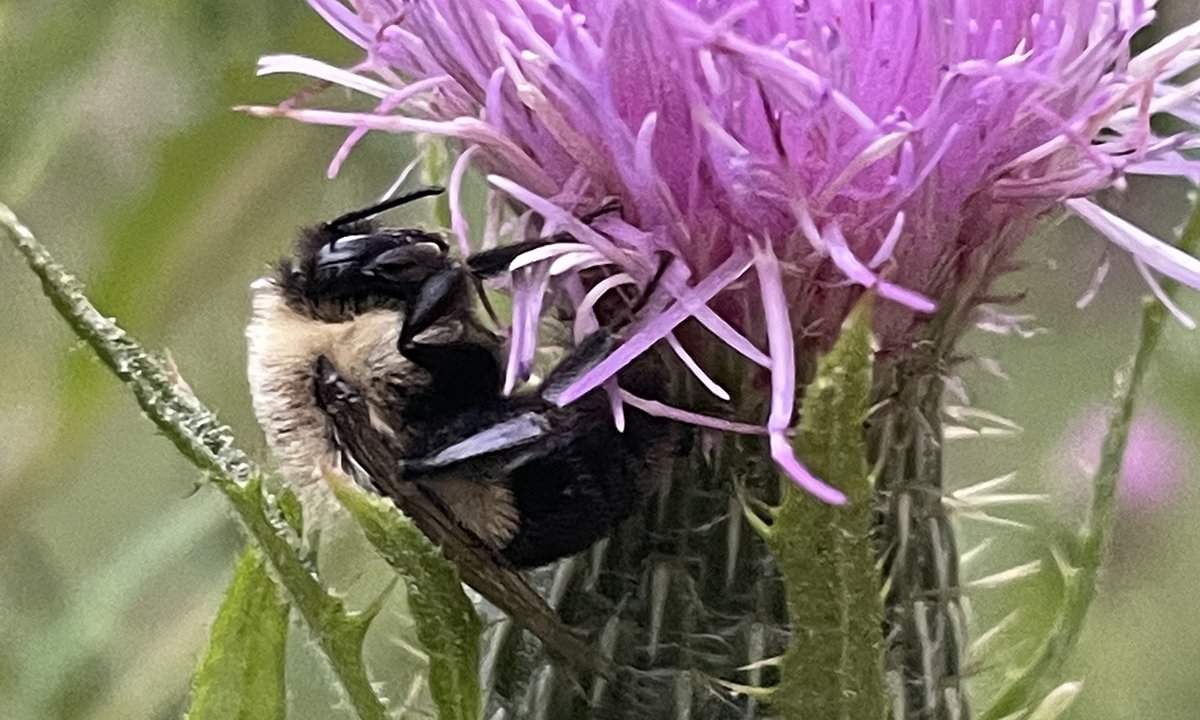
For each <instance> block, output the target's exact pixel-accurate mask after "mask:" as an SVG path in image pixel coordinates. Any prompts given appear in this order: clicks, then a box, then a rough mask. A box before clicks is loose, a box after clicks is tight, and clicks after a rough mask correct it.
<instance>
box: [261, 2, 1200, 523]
mask: <svg viewBox="0 0 1200 720" xmlns="http://www.w3.org/2000/svg"><path fill="white" fill-rule="evenodd" d="M309 2H310V4H311V5H312V6H313V7H314V8H315V9H316V10H317V12H319V13H320V14H321V15H322V16H323V17H324V18H325V19H326V20H327V21H328V22H329V23H330V24H331V25H332V26H333V27H334V28H336V29H337V30H338V31H339V32H341V33H342V34H343V35H345V36H346V37H347V38H348V39H349V40H351V41H352V42H354V43H355V44H357V45H358V46H360V47H361V48H362V49H363V50H364V52H365V55H366V57H365V59H364V61H363V62H362V63H361V64H359V65H357V66H356V67H354V68H352V69H350V70H342V69H338V68H334V67H330V66H328V65H324V64H322V63H319V62H317V61H314V60H310V59H306V58H300V57H295V56H272V57H266V58H264V59H263V60H262V64H261V72H262V73H277V72H293V73H301V74H305V75H309V76H313V77H317V78H321V79H324V80H328V81H332V82H334V83H337V84H341V85H344V86H346V87H349V88H352V89H354V90H357V91H359V92H361V93H363V94H365V95H367V96H370V97H372V98H374V101H375V102H376V103H377V105H376V107H374V109H367V110H365V111H363V112H340V111H328V110H317V109H301V108H294V107H290V106H280V107H278V108H257V109H252V110H254V111H255V112H258V113H260V114H276V115H278V114H282V115H287V116H291V117H295V118H299V119H301V120H305V121H308V122H315V123H322V124H328V125H340V126H344V127H349V128H353V131H352V133H351V135H350V137H349V139H348V140H347V143H346V145H345V146H344V147H343V150H342V151H341V152H339V153H338V155H337V157H336V158H335V159H334V165H333V166H332V167H331V172H336V169H337V166H338V165H340V163H341V162H342V160H343V159H344V158H345V157H346V154H347V153H348V152H349V151H350V148H351V146H352V145H353V144H354V143H355V142H356V141H357V140H358V138H360V137H361V136H362V135H363V134H364V133H365V132H367V131H368V130H372V129H376V130H386V131H392V132H422V133H432V134H435V135H440V136H444V137H447V138H452V139H454V140H456V141H458V143H460V144H461V146H462V147H463V148H470V150H469V151H468V152H464V153H463V154H462V155H461V156H460V159H459V165H458V166H457V167H456V168H455V169H454V173H453V177H455V178H459V179H461V176H462V172H463V170H464V169H465V168H466V166H467V165H468V164H470V165H471V166H473V167H474V168H476V169H478V170H481V171H483V172H484V173H486V174H488V177H489V181H490V183H491V185H492V186H493V187H494V188H495V189H496V190H498V191H500V192H502V193H504V194H505V195H507V196H508V198H509V199H510V200H512V201H515V203H517V204H519V205H521V206H524V207H525V208H527V209H528V210H529V211H531V212H532V213H533V214H534V215H536V216H539V217H540V219H541V222H542V230H543V231H544V232H546V233H549V232H551V231H566V232H568V233H570V234H571V235H572V236H573V237H574V239H575V241H574V242H571V243H563V244H562V245H561V246H552V247H550V248H546V249H544V250H543V251H542V252H541V254H540V255H538V256H536V257H533V258H523V263H522V267H521V268H519V269H516V270H515V271H514V300H515V302H514V311H513V318H514V320H513V328H512V332H511V343H510V345H511V354H510V361H509V369H508V372H509V375H508V383H509V386H510V388H511V387H512V386H514V385H515V384H516V383H518V382H519V381H521V380H523V379H524V378H525V377H527V375H528V374H529V372H530V370H531V368H532V365H533V353H534V350H535V345H536V337H537V335H536V329H537V324H538V318H539V316H540V311H541V307H542V305H543V302H544V299H543V296H544V295H545V294H546V292H547V291H548V290H549V289H551V288H553V289H554V290H551V292H552V293H559V294H558V297H564V296H565V297H567V298H569V299H570V300H571V301H572V303H573V304H574V305H576V306H581V305H584V304H585V303H586V307H590V306H591V304H594V302H595V301H596V299H597V293H603V292H606V291H609V290H611V288H612V287H615V286H617V285H619V284H622V283H627V282H631V283H636V284H638V285H645V284H646V283H647V282H648V281H649V279H650V277H651V276H652V275H653V274H654V272H655V269H656V265H657V261H656V257H658V255H659V254H660V253H663V252H665V253H667V254H669V256H670V257H671V258H673V262H671V264H670V265H669V266H668V270H667V272H666V274H665V276H664V278H663V282H662V285H661V287H662V292H660V293H659V294H658V296H656V297H655V298H654V299H653V300H652V302H650V303H649V304H648V305H647V306H646V308H645V310H644V311H643V313H642V314H641V315H640V316H639V318H638V319H637V320H636V321H635V323H634V325H633V326H632V327H630V328H629V329H628V330H627V331H626V333H625V335H626V339H625V341H624V343H623V344H622V345H621V346H620V347H619V348H618V349H617V350H616V351H615V352H614V353H613V354H612V355H610V356H609V357H608V358H606V359H605V360H604V361H603V362H601V363H600V364H599V365H598V366H596V367H595V368H594V369H592V370H591V371H590V372H588V373H587V374H586V375H584V376H583V377H581V378H580V379H579V381H578V382H576V383H575V384H574V385H573V386H572V387H570V388H568V389H567V390H566V392H565V393H564V394H563V395H562V396H561V397H560V401H562V402H569V401H571V400H572V399H575V398H578V397H579V396H580V395H582V394H584V393H585V392H588V391H590V390H592V389H594V388H597V387H605V388H606V389H607V390H608V391H609V393H610V396H611V397H612V398H613V399H614V401H613V402H614V410H615V413H616V415H617V417H618V418H619V417H620V403H621V402H622V401H623V400H624V401H631V402H632V401H637V400H638V399H637V398H632V396H629V395H628V393H625V392H624V391H622V390H620V389H618V388H616V387H615V381H614V380H613V378H614V375H615V373H616V372H617V371H618V370H620V369H621V368H622V367H623V366H624V365H625V364H627V363H628V362H629V361H631V360H632V359H633V358H634V357H636V356H637V355H638V354H640V353H642V352H644V351H645V350H646V349H648V348H649V347H650V346H651V345H653V344H655V343H657V342H659V341H661V340H666V341H667V343H668V344H669V345H670V347H671V348H672V349H673V350H675V352H676V353H677V354H678V355H679V356H680V357H681V359H682V360H683V361H684V364H685V365H686V366H687V367H688V368H689V369H690V370H691V371H692V372H693V373H694V374H696V376H697V377H698V378H699V379H700V381H701V382H702V383H703V384H704V385H705V386H706V387H708V388H709V389H710V390H712V391H713V392H714V393H716V394H717V395H718V396H723V397H728V394H727V393H725V391H724V390H723V389H721V388H720V387H719V386H718V385H717V384H716V382H715V381H713V380H712V378H710V377H708V375H707V374H705V372H704V370H703V369H702V365H703V360H704V358H705V353H704V351H703V348H702V347H696V345H697V343H695V342H694V341H693V342H692V343H691V344H690V345H688V346H686V347H685V345H684V344H683V343H681V342H680V339H679V338H678V337H677V336H676V334H675V330H676V328H677V327H678V326H679V325H680V324H681V323H683V322H684V321H685V320H688V319H694V320H695V321H697V322H698V323H699V324H700V326H702V327H704V328H706V329H707V331H708V332H710V333H711V334H712V335H713V336H714V337H716V338H719V339H720V340H721V341H723V342H724V343H725V344H726V345H728V346H730V347H731V348H733V349H734V350H735V351H737V352H738V353H740V354H741V355H742V356H744V358H745V359H746V361H747V362H749V363H751V364H754V365H758V366H762V367H763V368H766V369H767V370H769V371H770V374H771V383H770V388H771V391H770V410H769V413H767V415H768V419H767V422H766V427H765V431H766V433H767V434H768V435H769V436H770V447H771V453H772V456H773V457H774V458H775V459H776V461H777V462H778V463H779V464H780V465H781V467H783V468H784V469H786V470H787V471H788V472H789V473H791V474H792V476H793V477H795V478H796V480H797V481H798V482H800V483H801V484H802V485H803V486H805V487H806V488H808V489H809V490H811V491H812V492H813V493H814V494H816V495H818V496H819V497H822V498H824V499H826V500H828V501H830V502H839V501H840V500H841V499H842V496H841V494H840V493H838V492H837V491H836V490H834V489H832V488H829V487H828V486H826V485H824V484H822V483H821V482H820V481H818V480H816V479H815V478H812V477H811V476H810V475H809V474H808V473H807V472H806V471H805V470H804V468H803V467H802V466H801V465H800V463H799V462H797V461H796V458H795V457H794V456H793V454H792V449H791V443H790V441H789V440H788V439H787V438H786V432H787V429H788V427H789V425H790V424H791V422H792V412H793V406H794V402H795V397H796V393H797V388H796V371H795V361H794V358H795V356H796V355H797V353H798V352H800V351H802V350H803V351H808V352H811V351H813V350H816V349H821V348H824V347H827V346H828V344H829V343H830V342H831V341H832V339H833V337H835V336H836V333H837V331H838V327H839V326H840V324H841V321H842V319H843V318H844V317H845V316H846V313H847V312H848V310H849V308H850V307H851V306H852V305H853V303H854V302H855V301H856V299H857V298H858V296H860V295H861V294H862V292H863V288H873V289H874V290H875V292H876V293H877V294H878V295H879V296H881V297H882V298H885V299H887V300H890V301H891V302H886V303H881V304H880V306H879V308H878V310H877V312H876V319H875V320H876V329H877V331H878V334H879V340H880V343H881V347H882V349H883V351H884V352H890V353H903V351H904V349H905V348H907V347H910V346H911V345H912V344H913V343H914V342H917V341H919V340H921V339H922V338H924V337H925V335H927V332H926V333H925V334H922V330H927V323H928V320H929V318H930V317H931V314H932V313H937V314H938V316H939V317H941V318H943V320H942V322H943V327H944V328H948V330H949V332H951V333H960V332H962V331H963V330H964V329H965V327H966V325H967V324H969V317H970V315H971V313H970V311H971V310H973V309H974V308H976V307H977V306H978V305H979V304H980V303H983V302H986V301H987V300H988V299H989V298H988V296H987V290H988V285H989V283H990V281H991V280H992V279H993V278H995V277H996V276H997V275H999V274H1000V273H1002V272H1004V271H1005V270H1007V269H1010V268H1011V267H1012V263H1011V256H1012V254H1013V252H1014V251H1015V249H1016V248H1017V247H1018V246H1019V244H1020V243H1021V242H1022V241H1023V240H1024V239H1025V238H1027V237H1028V236H1029V235H1030V232H1031V230H1032V228H1033V226H1034V225H1035V223H1036V222H1037V221H1038V220H1039V219H1041V218H1042V217H1043V216H1045V215H1046V214H1047V213H1050V212H1052V211H1055V210H1056V209H1059V208H1061V207H1064V206H1065V208H1067V209H1068V210H1069V211H1071V212H1073V213H1074V214H1076V215H1078V216H1079V217H1081V218H1083V219H1084V220H1085V221H1086V222H1087V223H1089V224H1090V225H1092V226H1093V227H1095V228H1096V229H1097V230H1099V231H1100V232H1101V233H1102V234H1104V235H1105V236H1106V237H1107V238H1108V239H1109V240H1111V241H1112V242H1114V243H1116V244H1117V245H1119V246H1120V247H1122V248H1123V249H1125V250H1127V251H1128V252H1129V253H1130V254H1131V255H1132V256H1133V257H1134V259H1135V261H1136V262H1137V263H1138V266H1139V268H1140V269H1141V270H1143V274H1144V275H1145V277H1146V278H1147V279H1148V280H1149V281H1150V283H1151V285H1152V287H1155V288H1156V289H1157V281H1156V280H1155V273H1157V274H1161V275H1165V276H1167V277H1170V278H1173V279H1175V280H1179V281H1182V282H1184V283H1186V284H1188V285H1191V286H1192V287H1200V262H1197V261H1196V260H1195V259H1193V258H1191V257H1189V256H1187V255H1185V254H1183V253H1181V252H1179V251H1178V250H1176V249H1175V248H1173V247H1171V246H1169V245H1167V244H1165V243H1163V242H1162V241H1160V240H1158V239H1156V238H1154V237H1151V236H1150V235H1148V234H1147V233H1145V232H1143V231H1141V230H1140V229H1138V228H1136V227H1134V226H1132V225H1130V224H1129V223H1127V222H1126V221H1124V220H1122V219H1120V218H1118V217H1116V216H1115V215H1113V214H1112V213H1110V212H1108V211H1107V210H1105V209H1103V208H1102V207H1101V206H1100V205H1098V204H1096V203H1095V202H1093V201H1092V200H1091V199H1089V197H1090V196H1092V195H1093V194H1095V193H1096V192H1097V191H1100V190H1103V189H1105V188H1111V187H1118V188H1119V187H1120V186H1121V185H1122V184H1123V181H1124V176H1125V175H1127V174H1131V173H1133V174H1154V175H1177V176H1181V177H1186V178H1188V179H1190V180H1192V181H1193V182H1194V181H1196V180H1198V179H1200V164H1198V163H1197V161H1196V160H1194V159H1193V158H1192V157H1190V156H1189V154H1188V151H1189V150H1191V149H1192V148H1193V147H1196V145H1197V135H1195V134H1193V133H1191V132H1185V133H1180V134H1175V135H1170V136H1166V137H1160V136H1156V135H1155V134H1154V133H1153V132H1152V131H1151V129H1150V123H1149V120H1150V116H1151V115H1152V114H1154V113H1170V114H1173V115H1175V116H1177V117H1178V118H1181V119H1182V120H1183V121H1185V123H1188V124H1191V125H1195V124H1200V99H1197V97H1196V95H1197V92H1198V90H1200V83H1198V82H1195V81H1193V82H1191V83H1189V84H1184V85H1175V84H1172V82H1173V81H1174V80H1175V79H1176V78H1178V77H1179V76H1181V75H1182V74H1183V73H1184V72H1185V71H1187V70H1188V69H1190V68H1191V67H1193V66H1194V65H1195V64H1196V63H1197V61H1198V60H1200V50H1197V46H1198V45H1200V23H1196V24H1193V25H1189V26H1187V27H1185V28H1183V29H1181V30H1179V31H1177V32H1175V33H1174V34H1172V35H1170V36H1168V37H1166V38H1164V39H1162V40H1160V41H1159V42H1158V43H1157V44H1155V45H1154V46H1153V47H1151V48H1149V49H1147V50H1145V51H1143V52H1141V53H1140V54H1138V55H1136V56H1132V55H1131V50H1130V48H1129V42H1130V39H1131V37H1132V36H1133V34H1134V33H1135V32H1137V31H1138V30H1139V29H1141V28H1143V27H1145V26H1146V25H1147V24H1149V23H1150V22H1151V20H1152V19H1153V17H1154V13H1153V9H1152V4H1153V3H1151V2H1138V1H1132V0H1004V1H1002V2H997V1H996V0H946V1H945V2H928V1H927V0H892V1H889V0H871V1H868V0H842V1H840V2H839V1H837V0H801V1H797V0H761V1H758V2H752V1H743V2H733V1H725V0H708V1H706V2H695V1H692V0H576V1H575V2H570V3H568V2H563V1H562V0H409V1H404V0H355V2H354V3H353V6H352V7H349V6H346V5H344V4H342V3H341V2H339V1H338V0H309ZM452 184H455V186H456V187H457V184H456V183H455V182H454V181H453V180H452ZM614 199H615V200H616V201H617V202H618V203H619V212H616V213H608V214H604V215H601V216H600V217H599V218H598V219H596V220H595V221H594V222H591V223H590V224H588V223H584V222H581V221H580V220H579V219H578V218H579V217H580V216H583V215H585V214H587V213H590V212H592V211H595V210H596V209H598V208H600V207H602V206H603V205H604V204H605V203H606V202H608V201H611V200H614ZM451 210H452V216H453V218H454V220H453V222H452V229H453V230H454V231H455V232H456V233H459V234H460V235H461V234H464V233H465V232H466V230H465V229H466V222H465V220H464V219H463V214H462V211H461V208H460V206H459V202H458V199H457V198H456V197H454V198H452V199H451ZM518 239H519V238H518ZM459 240H460V242H461V243H463V244H464V245H465V243H466V238H465V237H460V238H459ZM485 242H494V238H486V239H485ZM593 267H605V268H608V269H609V270H610V271H611V275H610V277H616V278H619V279H617V280H614V281H612V282H610V283H608V285H606V286H604V287H603V288H599V289H597V287H598V286H597V287H592V288H586V287H584V286H583V284H582V283H580V282H579V281H578V277H577V273H578V272H579V271H580V270H582V269H585V268H593ZM751 271H753V274H754V275H755V276H756V280H757V282H755V283H750V282H745V281H743V277H744V276H747V275H748V274H749V273H750V272H751ZM755 286H757V288H756V287H755ZM1180 315H1181V316H1182V314H1181V313H1180ZM579 318H580V321H579V322H582V323H585V324H586V323H589V322H592V323H594V318H591V317H589V314H588V313H587V312H583V313H580V314H579ZM1185 322H1189V323H1190V320H1186V319H1185ZM581 327H582V326H581ZM580 334H581V333H580V328H577V335H580ZM801 344H803V347H799V348H798V346H799V345H801ZM764 345H765V346H766V348H767V349H766V350H763V349H762V347H763V346H764ZM642 404H643V406H646V407H651V406H652V407H653V408H655V409H656V411H658V412H661V413H664V414H672V413H675V415H674V416H676V417H686V418H687V419H689V420H692V421H697V422H710V421H711V419H710V420H705V419H704V418H703V417H700V416H695V415H692V414H684V413H682V411H674V410H672V409H670V408H667V407H666V406H662V405H661V404H657V403H649V404H647V403H645V402H643V403H642ZM764 404H765V403H764ZM764 409H765V408H764ZM716 424H718V425H719V424H720V423H719V422H717V423H716Z"/></svg>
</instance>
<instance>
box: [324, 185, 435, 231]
mask: <svg viewBox="0 0 1200 720" xmlns="http://www.w3.org/2000/svg"><path fill="white" fill-rule="evenodd" d="M444 192H446V188H444V187H439V186H437V185H430V186H429V187H423V188H417V189H416V190H413V191H411V192H407V193H405V194H403V195H397V196H396V197H393V198H388V199H387V200H381V201H379V202H377V203H375V204H374V205H368V206H367V207H365V208H362V209H361V210H352V211H350V212H348V213H346V214H345V215H339V216H338V217H336V218H334V219H333V220H330V221H329V222H327V223H325V227H328V228H333V229H337V228H339V227H341V226H343V225H349V224H351V223H356V222H358V221H359V220H366V219H367V218H369V217H372V216H374V215H378V214H379V213H381V212H385V211H387V210H391V209H392V208H395V207H400V206H401V205H407V204H409V203H410V202H413V201H416V200H420V199H421V198H426V197H429V196H430V195H441V194H442V193H444Z"/></svg>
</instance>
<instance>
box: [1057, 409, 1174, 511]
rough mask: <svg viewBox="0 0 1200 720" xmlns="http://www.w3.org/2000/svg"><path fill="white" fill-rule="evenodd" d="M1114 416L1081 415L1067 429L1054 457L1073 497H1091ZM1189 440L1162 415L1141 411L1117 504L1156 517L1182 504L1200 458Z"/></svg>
mask: <svg viewBox="0 0 1200 720" xmlns="http://www.w3.org/2000/svg"><path fill="white" fill-rule="evenodd" d="M1108 422H1109V413H1108V412H1107V411H1106V409H1105V408H1104V407H1103V406H1101V405H1093V406H1089V407H1085V408H1083V409H1081V411H1080V412H1079V413H1078V414H1077V415H1076V416H1075V417H1074V418H1073V419H1072V420H1071V422H1070V423H1069V424H1068V425H1067V429H1066V430H1065V431H1064V432H1063V435H1062V438H1061V439H1060V441H1059V442H1058V447H1057V448H1056V450H1055V451H1054V455H1053V458H1054V460H1053V462H1052V464H1053V467H1054V469H1055V472H1056V476H1057V477H1059V478H1062V479H1063V481H1064V485H1066V486H1067V487H1065V488H1064V490H1065V491H1067V492H1068V493H1071V494H1074V495H1078V494H1080V493H1082V492H1086V489H1087V484H1088V482H1089V480H1090V479H1091V477H1092V476H1093V475H1094V474H1095V473H1096V469H1097V467H1098V466H1099V464H1100V450H1101V445H1102V443H1103V440H1104V433H1105V431H1106V430H1107V428H1108ZM1192 455H1193V453H1192V450H1191V445H1190V443H1189V440H1188V438H1187V437H1186V436H1185V435H1184V433H1182V432H1181V431H1180V429H1179V427H1178V423H1176V422H1173V421H1172V420H1171V418H1170V417H1168V416H1167V415H1166V414H1165V413H1164V412H1163V411H1162V410H1161V409H1159V408H1156V407H1153V406H1150V407H1146V408H1143V409H1142V410H1140V411H1139V412H1138V413H1137V415H1136V416H1135V417H1134V419H1133V424H1132V425H1131V426H1130V428H1129V444H1128V446H1127V447H1126V448H1125V456H1124V458H1123V459H1122V461H1121V475H1120V478H1119V480H1118V485H1117V501H1118V502H1119V503H1120V506H1121V508H1122V509H1123V510H1126V511H1132V512H1148V511H1150V512H1152V511H1154V510H1158V509H1162V508H1163V507H1165V506H1166V505H1167V504H1168V503H1170V502H1171V501H1172V500H1173V499H1175V498H1177V497H1178V495H1179V493H1180V491H1181V490H1182V488H1183V482H1184V479H1185V478H1186V477H1187V473H1188V468H1190V467H1192V462H1193V460H1194V458H1193V457H1192Z"/></svg>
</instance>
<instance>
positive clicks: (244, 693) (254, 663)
mask: <svg viewBox="0 0 1200 720" xmlns="http://www.w3.org/2000/svg"><path fill="white" fill-rule="evenodd" d="M287 633H288V605H287V603H285V602H283V601H282V600H281V599H280V598H279V595H278V593H277V591H276V589H275V583H274V581H272V580H271V576H270V575H268V574H267V569H266V567H264V566H263V558H262V554H261V553H260V552H259V551H258V549H257V548H255V547H253V546H249V547H247V548H246V549H245V550H244V551H243V552H242V557H241V559H240V560H238V564H237V571H236V572H235V573H234V576H233V583H232V584H230V586H229V592H228V593H226V595H225V601H224V602H222V603H221V610H220V611H219V612H218V613H217V620H216V622H215V623H213V629H212V635H211V636H210V638H209V645H208V652H207V653H206V654H205V656H204V661H203V662H202V663H201V664H200V670H199V671H198V672H197V673H196V677H195V679H194V680H193V683H192V705H191V707H190V708H189V709H188V712H187V716H186V717H187V718H188V720H283V719H284V718H285V717H286V716H287V692H286V690H285V689H284V682H283V667H284V654H285V651H286V649H287Z"/></svg>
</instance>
